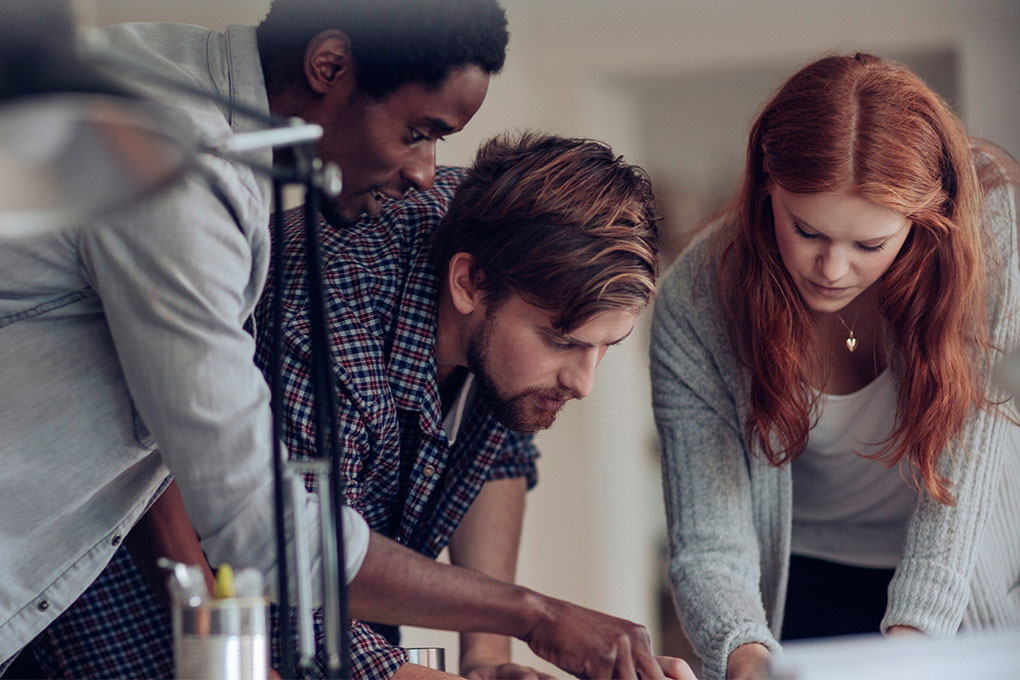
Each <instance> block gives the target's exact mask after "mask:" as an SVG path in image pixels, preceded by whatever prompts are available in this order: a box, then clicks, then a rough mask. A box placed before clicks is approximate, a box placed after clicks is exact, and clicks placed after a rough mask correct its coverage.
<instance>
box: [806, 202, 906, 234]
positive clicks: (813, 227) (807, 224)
mask: <svg viewBox="0 0 1020 680" xmlns="http://www.w3.org/2000/svg"><path fill="white" fill-rule="evenodd" d="M786 211H787V212H788V213H790V217H792V218H793V221H794V222H795V223H796V224H798V225H800V226H803V227H807V228H808V229H811V230H812V231H817V232H818V233H819V234H822V235H823V236H825V237H826V238H828V235H827V234H825V232H823V231H822V230H821V229H819V228H818V227H816V226H814V225H812V224H811V223H810V222H808V221H807V220H802V219H801V218H799V217H797V216H796V215H794V214H793V211H792V210H790V209H789V208H787V209H786ZM902 228H903V227H900V229H902ZM900 229H897V230H896V231H894V232H893V233H891V234H888V235H886V236H876V237H874V238H868V239H864V240H863V241H857V243H872V242H874V241H888V240H889V239H891V238H892V237H893V236H895V235H896V234H898V233H900Z"/></svg>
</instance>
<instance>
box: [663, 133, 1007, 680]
mask: <svg viewBox="0 0 1020 680" xmlns="http://www.w3.org/2000/svg"><path fill="white" fill-rule="evenodd" d="M975 161H976V163H977V164H978V168H979V175H980V176H982V177H983V178H987V177H989V176H990V177H991V178H992V183H991V184H992V185H994V188H993V189H991V190H990V191H989V192H988V193H987V195H986V198H985V200H984V203H983V205H982V226H983V229H984V235H985V237H986V238H985V254H986V266H987V274H988V289H987V290H988V298H987V312H988V324H989V333H990V341H991V344H992V346H993V347H996V348H999V349H1001V350H1004V351H1006V352H1009V351H1013V350H1014V349H1015V348H1016V347H1017V346H1018V345H1020V263H1018V254H1017V229H1018V225H1020V221H1018V204H1020V186H1018V185H1017V184H1016V177H1015V175H1014V177H1013V178H1012V179H1011V178H1010V177H1009V176H1008V175H1007V172H1006V165H1005V164H1006V163H1007V162H1008V161H1007V159H1004V158H1003V157H1000V156H997V155H994V154H991V153H987V152H982V153H975ZM726 231H727V230H726V228H725V227H724V226H721V225H720V226H716V227H714V228H713V227H710V228H708V229H706V230H705V231H704V232H703V233H702V234H700V235H699V237H698V238H697V239H696V240H695V241H694V242H693V243H692V244H691V245H690V246H689V247H688V248H687V249H686V250H685V251H684V253H683V255H682V256H681V257H680V258H679V259H678V261H677V262H676V263H675V264H674V266H673V267H672V268H671V269H670V271H669V272H668V274H667V275H666V276H665V277H664V279H663V281H662V283H661V285H660V290H659V297H658V300H657V302H656V305H655V310H654V317H653V322H652V341H651V374H652V398H653V405H654V409H655V418H656V424H657V427H658V431H659V437H660V444H661V447H662V471H663V490H664V495H665V504H666V512H667V519H668V523H669V545H670V563H669V575H670V581H671V585H672V588H673V595H674V600H675V603H676V607H677V611H678V614H679V616H680V620H681V623H682V624H683V627H684V630H685V631H686V633H687V636H688V638H689V639H690V641H691V643H692V645H693V647H694V649H695V651H696V652H697V653H698V655H699V656H700V657H701V658H702V660H703V662H704V669H703V675H702V676H701V677H703V678H705V679H706V680H713V679H716V678H719V679H721V678H725V677H726V664H727V658H728V657H729V654H730V652H732V651H733V650H734V649H735V648H736V647H738V646H740V645H742V644H745V643H750V642H758V643H762V644H764V645H765V646H767V647H768V648H769V649H770V650H772V651H773V652H775V651H777V650H778V649H779V643H778V642H777V640H778V636H779V631H780V629H781V626H782V621H783V607H784V602H785V597H786V586H787V577H788V571H789V556H790V535H791V525H792V484H791V476H790V466H789V465H785V466H783V467H774V466H772V465H771V464H770V463H769V462H768V461H767V460H766V459H765V458H764V456H763V455H761V453H760V452H759V451H757V450H756V448H757V447H756V445H753V444H752V443H751V442H750V441H749V440H748V439H747V438H746V436H745V427H744V424H745V423H746V422H747V417H748V413H749V408H750V400H749V394H750V384H751V381H750V374H749V373H748V371H747V370H746V369H745V367H744V366H743V365H742V364H741V362H740V361H739V360H738V359H737V357H736V355H735V354H734V352H733V350H732V346H731V344H730V339H729V338H730V336H729V331H728V328H727V324H726V321H725V317H724V313H723V311H722V309H721V306H720V304H719V290H718V277H717V271H718V262H719V257H720V253H721V249H722V245H723V241H724V239H725V235H726ZM1001 356H1002V354H996V355H995V358H993V362H994V361H995V360H996V359H997V358H1001ZM982 369H983V370H986V371H990V370H991V367H990V366H985V367H982ZM993 396H997V397H998V398H1000V399H1001V398H1004V395H1002V394H997V395H993ZM1013 427H1015V425H1013V424H1011V423H1010V422H1009V421H1008V420H1007V419H1005V418H1003V417H1002V416H1001V415H997V414H996V413H995V412H991V411H988V410H982V411H977V412H975V413H973V414H972V415H971V416H970V417H969V418H968V419H967V421H966V424H965V426H964V428H963V430H962V432H961V436H960V438H959V441H958V442H957V443H956V444H953V445H951V447H950V450H947V451H945V452H943V455H941V456H940V459H939V470H940V472H941V473H942V474H943V475H944V476H945V477H946V478H948V479H949V480H950V481H951V483H952V486H951V487H950V489H951V491H952V493H953V494H954V496H955V498H956V505H954V506H948V505H943V504H940V503H938V502H937V501H935V500H933V499H931V498H929V497H927V495H924V494H922V495H921V496H920V497H919V499H918V502H917V505H916V506H915V508H914V510H913V512H912V513H911V516H910V518H909V520H908V526H907V535H906V540H905V544H904V550H903V557H902V559H901V560H900V562H899V564H898V566H897V567H896V571H895V575H894V577H893V579H892V582H891V584H890V586H889V600H888V606H887V609H886V613H885V617H884V619H883V620H882V624H881V628H882V630H883V631H885V630H886V629H888V628H889V627H890V626H893V625H906V626H913V627H916V628H918V629H920V630H921V631H923V632H925V633H927V634H928V635H931V636H936V637H947V636H952V635H953V634H955V633H956V631H957V630H958V629H960V628H961V627H966V628H980V627H993V626H994V627H999V626H1020V451H1017V450H1016V445H1015V444H1014V443H1013V442H1015V441H1016V439H1015V438H1011V436H1010V434H1011V433H1010V432H1009V429H1010V428H1013ZM964 449H965V450H966V451H968V452H969V454H968V453H964Z"/></svg>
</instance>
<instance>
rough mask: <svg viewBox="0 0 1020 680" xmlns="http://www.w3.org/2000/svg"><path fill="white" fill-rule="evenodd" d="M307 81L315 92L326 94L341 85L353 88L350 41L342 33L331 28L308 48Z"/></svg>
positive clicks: (352, 62)
mask: <svg viewBox="0 0 1020 680" xmlns="http://www.w3.org/2000/svg"><path fill="white" fill-rule="evenodd" d="M304 70H305V79H306V80H307V81H308V86H309V87H310V88H312V91H313V92H317V93H319V94H326V93H327V92H329V91H330V90H332V89H333V88H334V87H336V86H337V85H338V84H341V83H349V84H350V85H351V86H353V84H354V57H353V56H352V55H351V41H350V39H348V37H347V34H346V33H344V32H343V31H341V30H339V29H336V28H331V29H328V30H325V31H322V32H321V33H318V34H317V35H316V36H315V37H314V38H312V39H311V40H310V41H309V42H308V47H306V48H305V61H304Z"/></svg>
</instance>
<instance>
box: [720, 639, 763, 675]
mask: <svg viewBox="0 0 1020 680" xmlns="http://www.w3.org/2000/svg"><path fill="white" fill-rule="evenodd" d="M771 658H772V653H771V652H769V650H768V647H766V646H765V645H763V644H759V643H757V642H751V643H748V644H746V645H740V646H739V647H737V648H736V649H734V650H733V651H732V652H730V658H729V660H728V661H727V662H726V680H761V678H764V677H765V673H766V672H767V671H768V665H769V659H771Z"/></svg>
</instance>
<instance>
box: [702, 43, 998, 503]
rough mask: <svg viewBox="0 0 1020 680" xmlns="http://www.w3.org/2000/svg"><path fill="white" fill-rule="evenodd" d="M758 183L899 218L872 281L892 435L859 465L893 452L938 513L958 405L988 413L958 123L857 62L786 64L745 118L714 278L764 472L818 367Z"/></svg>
mask: <svg viewBox="0 0 1020 680" xmlns="http://www.w3.org/2000/svg"><path fill="white" fill-rule="evenodd" d="M770 182H775V183H776V184H778V185H779V186H781V187H783V188H784V189H786V190H788V191H791V192H794V193H820V192H836V193H843V194H848V195H851V196H855V197H858V198H863V199H865V200H868V201H872V202H874V203H877V204H879V205H882V206H886V207H888V208H890V209H892V210H893V211H895V212H896V213H898V214H900V215H903V216H905V217H907V218H908V219H909V220H910V221H911V222H912V224H913V227H912V229H911V233H910V235H909V236H908V237H907V240H906V241H905V243H904V244H903V247H902V249H901V250H900V252H899V254H898V255H897V257H896V259H895V260H894V261H893V263H892V265H891V266H890V267H889V269H888V271H886V273H885V274H884V275H883V276H882V277H881V278H880V279H879V280H878V281H877V282H876V283H875V285H876V286H877V287H878V290H877V293H878V295H877V297H878V300H879V307H880V311H881V315H882V318H883V319H884V321H885V323H886V327H887V329H888V334H889V335H888V337H889V338H890V340H891V348H892V349H891V351H890V357H891V361H892V368H893V370H894V371H895V372H896V375H897V377H898V385H899V387H898V397H897V403H896V424H895V427H894V430H893V433H892V435H891V436H890V438H889V439H888V440H887V441H886V442H885V446H884V447H883V449H882V450H881V451H879V452H878V453H877V454H876V455H875V456H874V457H875V458H877V459H879V460H881V461H883V462H884V463H885V464H887V465H889V466H892V465H896V464H898V463H899V462H900V461H902V460H903V459H906V461H907V462H908V463H909V474H910V477H911V478H912V480H913V482H914V484H915V486H917V487H918V488H919V489H920V488H923V489H924V490H925V491H926V492H927V493H928V494H929V495H930V496H931V497H933V498H935V499H937V500H938V501H939V502H941V503H945V504H949V505H951V504H953V503H954V502H955V500H954V498H953V495H952V493H951V492H950V489H949V486H950V483H949V481H948V480H947V479H945V478H944V477H943V476H942V475H940V474H939V473H938V469H937V463H938V461H939V457H940V456H941V455H943V452H944V451H946V449H947V447H949V446H950V444H951V443H952V442H954V441H955V440H957V438H958V436H959V434H960V431H961V429H962V427H963V424H964V421H965V419H966V418H967V417H968V415H969V414H970V413H971V412H972V410H973V409H976V408H984V407H987V406H989V402H988V399H987V397H986V385H985V382H984V381H985V376H984V372H983V371H982V370H981V369H980V368H979V367H980V366H981V365H982V359H983V357H985V356H986V355H987V352H988V337H987V326H986V323H985V304H986V303H985V263H984V256H983V249H982V237H981V232H980V227H979V209H980V202H981V188H980V185H979V183H978V179H977V174H976V172H975V166H974V161H973V157H972V153H971V148H970V140H969V138H968V136H967V134H966V132H965V130H964V129H963V126H962V124H961V123H960V121H959V119H958V118H957V117H956V115H954V114H953V112H952V111H951V109H950V108H949V106H948V105H947V104H946V103H945V102H944V101H943V100H942V99H941V98H940V97H939V96H938V95H937V94H935V93H934V92H933V91H932V90H931V89H930V88H929V87H928V86H927V85H926V84H925V83H924V82H923V81H922V80H921V79H920V78H918V77H917V76H916V75H914V74H913V73H911V72H910V71H909V70H908V69H907V68H905V67H903V66H901V65H899V64H897V63H895V62H892V61H888V60H885V59H881V58H878V57H875V56H872V55H867V54H856V55H854V56H827V57H825V58H822V59H820V60H818V61H816V62H814V63H812V64H810V65H808V66H806V67H805V68H803V69H801V70H800V71H799V72H797V73H796V74H795V75H793V76H792V77H791V78H790V79H789V80H787V81H786V83H785V84H784V85H782V86H781V87H780V89H779V91H778V92H777V93H776V94H775V95H774V96H773V97H772V99H771V101H769V102H768V104H766V106H765V108H764V109H763V110H762V112H761V114H760V115H759V116H758V118H757V120H756V121H755V122H754V125H753V126H752V128H751V134H750V139H749V141H748V147H747V165H746V168H745V172H744V177H743V181H742V183H741V186H740V189H739V191H738V193H737V195H736V197H735V199H734V202H733V204H732V208H731V210H732V212H731V218H732V219H731V222H732V224H733V228H732V238H731V239H730V240H729V241H728V243H727V245H726V247H725V250H724V252H723V257H722V260H721V264H720V267H719V272H718V275H719V278H720V283H721V290H722V291H724V292H723V294H722V300H721V303H722V305H723V307H724V309H725V311H726V313H727V315H728V318H729V321H730V324H731V326H730V327H731V329H732V338H731V340H732V342H733V345H734V348H735V349H736V351H737V354H738V355H739V356H740V358H741V360H742V361H743V362H744V363H745V364H746V365H747V366H748V368H749V369H750V372H751V375H752V381H751V395H750V397H751V399H750V406H751V409H750V414H749V416H748V422H747V423H746V429H747V435H748V437H749V438H750V439H751V440H752V441H756V442H757V444H758V445H759V446H760V447H761V450H762V452H763V453H764V455H765V456H766V457H767V459H768V460H769V461H770V462H771V463H772V464H773V465H777V466H779V465H783V464H785V463H787V462H789V461H791V460H793V459H794V458H796V457H797V456H798V455H799V454H800V453H801V452H802V451H803V450H804V447H805V445H806V443H807V438H808V430H809V429H810V426H811V419H812V416H813V413H814V412H815V405H816V399H817V396H816V395H814V394H813V393H812V391H811V390H810V388H809V387H808V384H807V381H806V376H807V375H808V374H809V373H810V372H811V371H812V370H814V369H816V368H818V367H819V366H821V365H822V364H821V359H820V353H819V350H818V348H817V343H816V339H815V335H814V331H813V326H812V323H811V314H810V311H809V310H808V308H807V307H806V306H805V304H804V302H803V301H802V299H801V297H800V295H799V294H798V292H797V289H796V287H795V285H794V283H793V281H792V279H791V277H790V275H789V273H788V272H787V271H786V268H785V267H784V266H783V263H782V260H781V258H780V255H779V250H778V247H777V245H776V239H775V229H774V224H773V217H772V210H771V203H770V198H769V193H768V186H769V184H770Z"/></svg>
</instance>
